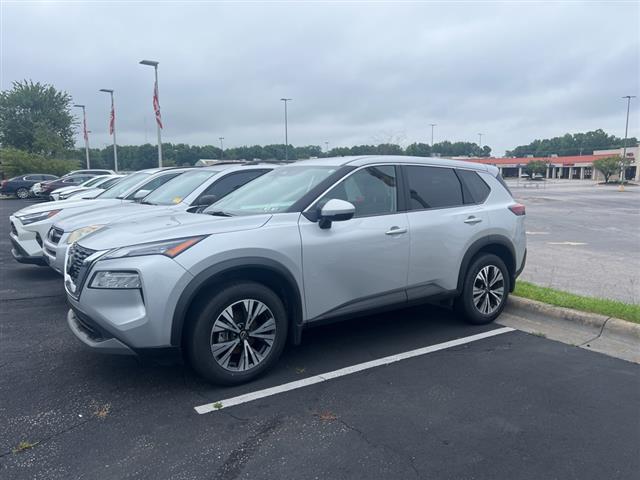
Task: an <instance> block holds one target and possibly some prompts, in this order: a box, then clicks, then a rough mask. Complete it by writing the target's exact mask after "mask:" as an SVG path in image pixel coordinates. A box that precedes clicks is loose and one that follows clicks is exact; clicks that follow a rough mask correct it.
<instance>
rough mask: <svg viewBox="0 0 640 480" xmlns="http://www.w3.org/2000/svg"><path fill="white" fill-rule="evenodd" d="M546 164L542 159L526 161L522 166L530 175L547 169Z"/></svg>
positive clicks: (541, 172)
mask: <svg viewBox="0 0 640 480" xmlns="http://www.w3.org/2000/svg"><path fill="white" fill-rule="evenodd" d="M547 167H548V164H547V163H546V162H543V161H542V160H533V161H532V162H529V163H527V165H526V166H525V167H524V171H525V172H527V173H528V174H529V176H530V177H533V176H534V175H536V174H538V173H540V174H543V173H545V172H546V171H547Z"/></svg>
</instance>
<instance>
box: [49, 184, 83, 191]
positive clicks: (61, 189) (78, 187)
mask: <svg viewBox="0 0 640 480" xmlns="http://www.w3.org/2000/svg"><path fill="white" fill-rule="evenodd" d="M82 188H83V187H80V186H78V185H74V186H71V187H62V188H56V189H55V190H54V191H53V192H51V193H65V192H70V191H72V190H81V189H82Z"/></svg>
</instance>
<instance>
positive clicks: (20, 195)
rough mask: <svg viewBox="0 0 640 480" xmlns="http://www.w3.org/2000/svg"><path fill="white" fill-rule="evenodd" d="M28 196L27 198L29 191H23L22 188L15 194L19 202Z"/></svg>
mask: <svg viewBox="0 0 640 480" xmlns="http://www.w3.org/2000/svg"><path fill="white" fill-rule="evenodd" d="M28 196H29V191H28V190H25V189H24V188H19V189H18V191H17V192H16V197H18V198H19V199H21V200H24V199H25V198H27V197H28Z"/></svg>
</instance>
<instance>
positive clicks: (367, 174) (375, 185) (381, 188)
mask: <svg viewBox="0 0 640 480" xmlns="http://www.w3.org/2000/svg"><path fill="white" fill-rule="evenodd" d="M333 198H337V199H339V200H346V201H347V202H350V203H352V204H353V205H354V206H355V207H356V213H355V215H354V216H355V217H365V216H369V215H383V214H385V213H393V212H395V211H397V208H398V202H397V198H398V194H397V187H396V169H395V167H392V166H381V167H369V168H364V169H362V170H359V171H357V172H356V173H354V174H353V175H350V176H349V177H347V178H346V179H344V180H343V181H342V182H340V183H339V184H338V185H336V186H335V187H333V188H332V189H331V190H330V191H329V192H328V193H327V194H326V195H325V196H324V197H322V200H320V202H318V205H319V206H322V205H324V204H325V203H326V202H327V201H329V200H331V199H333Z"/></svg>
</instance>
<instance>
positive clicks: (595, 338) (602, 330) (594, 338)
mask: <svg viewBox="0 0 640 480" xmlns="http://www.w3.org/2000/svg"><path fill="white" fill-rule="evenodd" d="M612 318H613V317H607V319H606V320H605V321H604V322H603V323H602V326H601V327H600V331H599V332H598V335H596V336H595V337H593V338H590V339H589V340H587V341H586V342H584V343H581V344H580V345H578V346H579V347H584V346H585V345H587V344H589V343H591V342H593V341H595V340H597V339H599V338H600V337H601V336H602V332H604V327H605V326H606V325H607V322H608V321H609V320H611V319H612Z"/></svg>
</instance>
